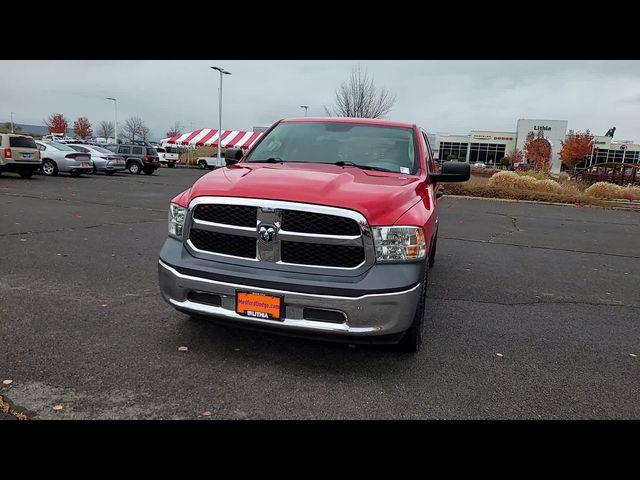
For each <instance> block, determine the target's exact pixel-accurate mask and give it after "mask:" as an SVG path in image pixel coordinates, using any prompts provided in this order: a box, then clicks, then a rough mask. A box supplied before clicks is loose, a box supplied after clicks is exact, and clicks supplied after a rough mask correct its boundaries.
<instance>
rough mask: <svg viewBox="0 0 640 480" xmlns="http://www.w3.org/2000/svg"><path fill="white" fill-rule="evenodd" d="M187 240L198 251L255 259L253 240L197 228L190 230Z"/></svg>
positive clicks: (254, 243) (254, 242) (254, 241)
mask: <svg viewBox="0 0 640 480" xmlns="http://www.w3.org/2000/svg"><path fill="white" fill-rule="evenodd" d="M189 238H190V239H191V243H193V246H194V247H196V248H197V249H198V250H204V251H207V252H215V253H221V254H223V255H233V256H234V257H243V258H256V239H255V238H251V237H241V236H238V235H227V234H224V233H218V232H210V231H207V230H199V229H197V228H192V229H191V234H190V235H189Z"/></svg>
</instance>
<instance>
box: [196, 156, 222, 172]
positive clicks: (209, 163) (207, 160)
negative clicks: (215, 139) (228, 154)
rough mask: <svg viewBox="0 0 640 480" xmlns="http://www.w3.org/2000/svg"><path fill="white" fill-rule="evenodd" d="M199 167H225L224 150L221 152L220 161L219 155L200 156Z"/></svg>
mask: <svg viewBox="0 0 640 480" xmlns="http://www.w3.org/2000/svg"><path fill="white" fill-rule="evenodd" d="M197 164H198V168H202V169H203V170H204V169H205V168H208V169H209V170H213V169H214V168H218V167H224V166H225V165H226V164H225V161H224V152H220V161H219V162H218V157H217V156H214V157H198V160H197Z"/></svg>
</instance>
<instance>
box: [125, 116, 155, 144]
mask: <svg viewBox="0 0 640 480" xmlns="http://www.w3.org/2000/svg"><path fill="white" fill-rule="evenodd" d="M144 128H146V129H147V130H146V135H149V129H148V128H147V126H146V125H145V123H144V120H142V119H141V118H140V117H130V118H127V119H126V120H125V121H124V125H123V126H122V130H121V131H120V135H122V137H123V138H124V139H125V140H126V141H127V142H134V141H135V140H136V138H138V139H140V138H142V133H143V129H144Z"/></svg>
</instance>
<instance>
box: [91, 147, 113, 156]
mask: <svg viewBox="0 0 640 480" xmlns="http://www.w3.org/2000/svg"><path fill="white" fill-rule="evenodd" d="M91 150H94V151H96V152H99V153H107V154H112V153H113V152H112V151H111V150H107V149H106V148H102V147H96V146H93V147H91Z"/></svg>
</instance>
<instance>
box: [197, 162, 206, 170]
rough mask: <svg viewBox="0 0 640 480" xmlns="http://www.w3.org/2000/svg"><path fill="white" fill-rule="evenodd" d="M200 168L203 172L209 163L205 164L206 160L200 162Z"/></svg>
mask: <svg viewBox="0 0 640 480" xmlns="http://www.w3.org/2000/svg"><path fill="white" fill-rule="evenodd" d="M198 168H201V169H202V170H204V169H205V168H207V162H205V161H204V160H200V161H199V162H198Z"/></svg>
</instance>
